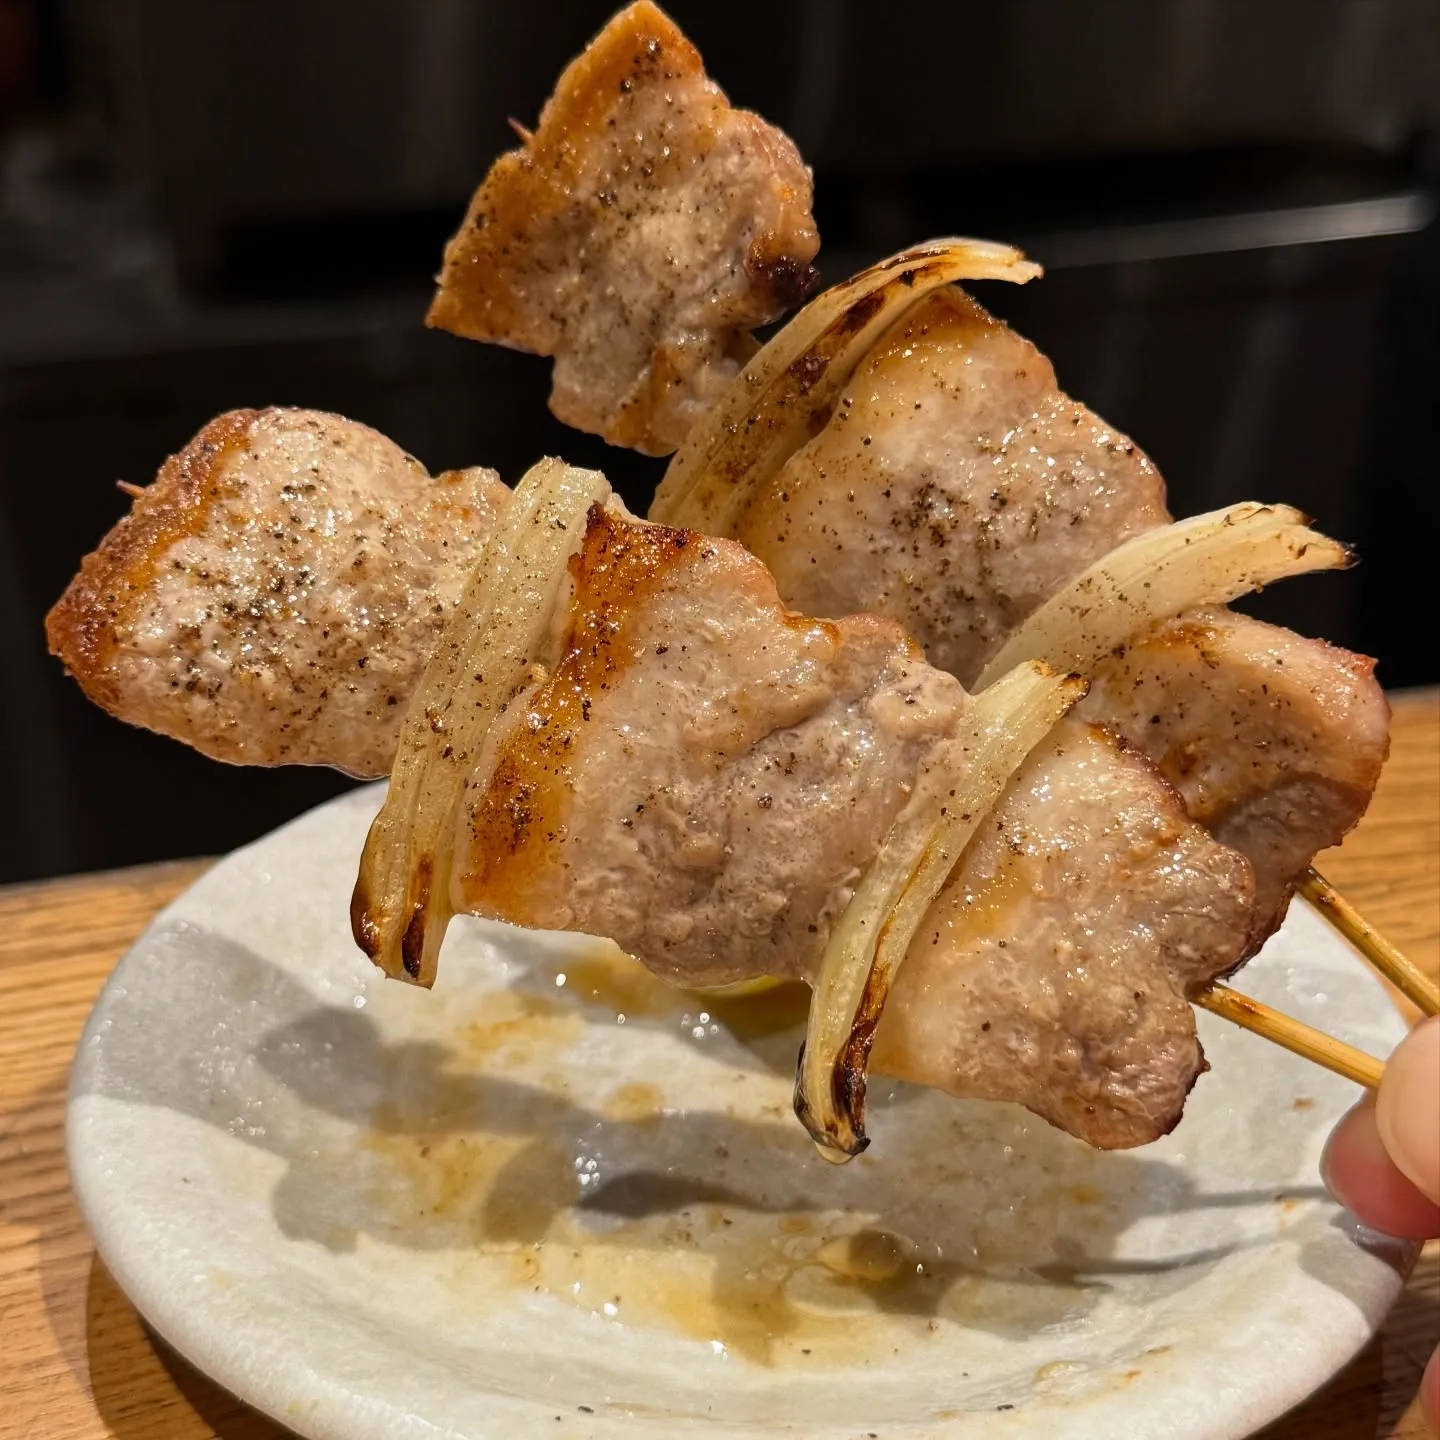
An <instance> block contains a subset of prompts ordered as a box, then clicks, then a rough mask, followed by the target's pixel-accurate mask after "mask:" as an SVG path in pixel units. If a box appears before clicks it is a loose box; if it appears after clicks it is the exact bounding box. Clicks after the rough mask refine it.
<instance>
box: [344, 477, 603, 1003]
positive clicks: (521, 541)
mask: <svg viewBox="0 0 1440 1440" xmlns="http://www.w3.org/2000/svg"><path fill="white" fill-rule="evenodd" d="M609 495H610V486H609V485H608V483H607V482H606V480H605V477H604V476H603V475H601V474H600V473H599V472H598V471H595V470H579V469H576V468H575V467H574V466H571V465H566V464H565V463H564V462H563V461H561V460H542V461H541V462H540V463H539V464H538V465H536V466H534V468H533V469H531V470H530V471H529V472H528V473H527V474H526V475H525V477H524V479H522V480H521V481H520V483H519V485H517V486H516V487H515V492H514V494H513V495H512V496H511V499H510V503H509V505H508V506H507V508H506V512H505V519H504V523H503V524H502V525H501V526H500V527H499V528H498V529H497V531H496V532H495V534H494V535H492V536H491V538H490V540H489V542H488V543H487V544H486V546H485V550H484V553H483V555H482V556H481V558H480V561H479V563H478V565H477V567H476V571H475V575H474V578H473V579H472V580H471V581H470V583H469V585H468V586H466V588H465V592H464V594H463V595H462V596H461V597H460V603H459V605H458V606H457V607H456V610H455V613H454V614H453V615H452V616H451V617H450V619H449V621H448V622H447V624H446V626H445V629H444V630H443V632H442V633H441V636H440V644H439V646H438V647H437V649H436V651H435V654H434V655H432V656H431V658H430V661H429V663H428V664H427V665H426V667H425V671H424V674H423V675H422V676H421V679H420V685H419V688H418V690H417V691H416V693H415V696H414V698H413V699H412V700H411V702H410V708H409V710H408V711H407V712H406V715H405V724H404V727H403V729H402V730H401V732H400V747H399V749H398V751H397V752H396V755H395V764H394V767H393V768H392V770H391V772H390V790H389V793H388V794H387V795H386V797H385V803H384V805H383V806H382V807H381V810H380V813H379V815H377V816H376V818H375V821H374V823H373V824H372V825H371V827H370V833H369V835H368V836H367V837H366V840H365V850H364V854H363V855H362V857H361V860H360V874H359V877H358V879H357V880H356V882H355V893H354V895H353V896H352V898H351V901H350V927H351V930H352V931H353V933H354V936H355V942H356V944H358V945H359V946H360V948H361V949H362V950H364V951H365V953H366V954H367V955H369V956H370V958H371V959H372V960H373V961H374V962H375V963H376V964H377V965H378V966H380V968H381V969H382V970H384V971H385V973H386V974H387V975H390V976H392V977H393V978H395V979H403V980H411V981H413V982H414V983H415V984H417V985H426V986H428V985H431V984H433V983H434V980H435V968H436V961H437V958H438V955H439V951H440V943H441V941H442V940H443V939H444V938H445V928H446V926H447V925H448V924H449V923H450V917H451V916H452V915H453V914H454V913H455V912H454V910H453V908H452V906H451V895H450V884H451V872H452V869H453V863H454V852H455V830H456V826H457V824H458V822H459V819H460V816H461V812H462V809H463V801H464V796H465V792H466V790H467V788H468V787H469V786H470V785H471V784H472V783H475V782H474V779H473V777H474V776H475V775H476V774H477V772H478V768H479V766H480V762H481V761H482V758H483V757H482V750H483V748H484V745H485V739H486V735H487V734H488V732H489V730H490V727H491V725H492V723H493V722H494V720H495V718H496V717H497V716H498V715H499V714H500V713H501V712H502V711H504V710H505V708H506V706H507V705H508V704H509V703H510V701H511V700H512V698H513V697H514V695H515V693H516V691H517V690H518V689H520V688H521V687H522V686H524V685H525V684H526V681H527V677H528V678H530V679H532V680H533V679H534V678H536V677H537V676H543V673H544V671H543V666H544V665H545V664H546V662H547V661H549V660H550V659H551V655H550V650H551V647H552V645H553V643H554V642H553V639H552V635H551V614H552V611H553V610H554V607H555V601H556V598H557V596H558V594H559V592H560V587H561V585H562V583H563V581H564V579H565V573H566V571H565V561H566V560H567V559H568V558H569V556H570V554H571V553H572V552H573V551H574V550H575V549H576V548H577V547H578V545H579V544H580V541H581V539H582V537H583V536H584V533H585V515H586V512H587V511H588V510H589V508H590V506H591V505H592V504H595V503H596V502H603V501H604V500H605V499H607V498H608V497H609Z"/></svg>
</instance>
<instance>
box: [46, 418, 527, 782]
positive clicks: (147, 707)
mask: <svg viewBox="0 0 1440 1440" xmlns="http://www.w3.org/2000/svg"><path fill="white" fill-rule="evenodd" d="M507 495H508V492H507V491H506V490H505V487H504V486H502V485H501V484H500V482H499V480H498V479H497V478H496V476H495V474H494V472H493V471H489V470H478V469H477V470H462V471H455V472H451V473H449V474H446V475H440V476H436V477H431V476H430V475H428V474H426V472H425V470H424V468H423V467H422V466H421V465H420V464H419V462H418V461H416V460H413V459H412V458H411V457H410V456H408V455H406V454H405V453H404V452H403V451H402V450H400V449H399V447H398V446H396V445H394V444H392V443H391V442H390V441H389V440H387V439H386V438H385V437H384V436H383V435H380V434H377V433H376V432H375V431H374V430H371V429H369V428H368V427H367V426H364V425H357V424H356V423H355V422H354V421H352V420H345V419H342V418H341V417H339V416H337V415H324V414H319V413H317V412H315V411H309V410H260V411H256V410H236V411H232V412H230V413H229V414H227V415H221V416H220V417H219V418H217V419H215V420H212V421H211V422H210V423H209V424H208V425H207V426H206V427H205V428H204V429H203V430H202V431H200V433H199V434H198V435H197V436H196V437H195V438H194V439H193V440H192V441H191V442H190V443H189V445H187V446H186V447H185V449H184V450H182V451H181V452H180V453H179V454H178V455H173V456H171V458H170V459H169V460H167V461H166V462H165V464H164V466H163V467H162V468H161V470H160V473H159V474H158V475H157V476H156V478H155V483H154V484H153V485H151V486H149V487H148V488H147V489H146V490H144V491H143V492H142V493H141V494H140V495H139V496H137V498H136V500H135V503H134V507H133V508H132V510H131V512H130V514H128V515H127V516H125V518H124V519H122V520H121V521H120V522H119V523H118V524H117V525H116V526H115V528H114V529H113V530H111V531H110V533H109V534H108V535H107V536H106V537H105V539H104V540H103V541H102V542H101V545H100V548H99V549H98V550H96V551H95V552H94V554H92V555H89V556H87V557H86V559H85V561H84V564H83V565H82V567H81V570H80V573H79V575H77V576H76V577H75V579H74V580H73V581H72V582H71V584H70V587H69V588H68V589H67V590H66V592H65V594H64V595H63V596H62V597H61V599H60V600H59V602H58V603H57V604H56V605H55V608H54V609H53V610H52V611H51V612H50V615H49V619H48V622H47V626H46V628H47V632H48V634H49V638H50V648H51V649H52V650H53V651H54V653H55V654H56V655H58V656H59V657H60V659H62V660H63V661H64V662H65V664H66V666H67V667H68V669H69V670H70V671H71V673H72V674H73V675H74V676H75V678H76V679H77V680H78V681H79V682H80V684H81V686H82V687H83V688H84V690H85V693H86V694H87V695H89V696H90V698H91V699H92V700H94V701H95V702H96V703H97V704H99V705H102V706H103V707H104V708H105V709H107V710H109V711H110V712H111V714H113V715H117V716H119V717H120V719H122V720H128V721H130V722H131V723H132V724H135V725H143V726H146V727H147V728H149V729H151V730H158V731H159V732H160V733H161V734H164V735H170V736H173V737H174V738H175V739H177V740H183V741H184V742H185V743H186V744H188V745H193V746H194V747H195V748H196V749H197V750H201V751H203V752H204V753H205V754H207V755H210V756H213V757H214V758H215V759H217V760H229V761H233V762H236V763H239V764H248V765H279V764H312V765H335V766H338V767H340V768H341V769H344V770H349V771H350V772H352V773H353V774H357V775H383V774H385V773H386V772H387V771H388V770H389V768H390V760H391V757H392V756H393V754H394V752H395V744H396V740H397V737H398V735H399V729H400V722H401V719H402V717H403V716H404V713H405V702H406V701H407V699H408V698H409V696H410V693H411V691H412V690H413V689H414V687H415V684H416V682H417V681H418V679H419V676H420V671H421V669H422V668H423V666H424V663H425V661H426V659H427V658H428V657H429V655H430V652H431V650H432V649H433V647H434V644H435V640H436V637H437V635H438V633H439V631H440V627H441V625H442V624H443V623H444V620H445V618H446V616H447V614H448V612H449V610H450V607H451V606H452V605H453V604H454V602H455V601H456V599H457V598H458V597H459V592H460V586H461V583H462V580H463V577H464V571H465V567H466V566H467V565H468V564H469V563H471V561H472V560H473V558H474V555H475V551H476V546H477V544H480V543H483V540H484V537H485V535H486V533H487V532H488V530H489V529H490V525H491V521H492V517H493V515H494V513H495V507H496V506H497V505H499V504H502V503H503V502H504V500H505V498H506V496H507Z"/></svg>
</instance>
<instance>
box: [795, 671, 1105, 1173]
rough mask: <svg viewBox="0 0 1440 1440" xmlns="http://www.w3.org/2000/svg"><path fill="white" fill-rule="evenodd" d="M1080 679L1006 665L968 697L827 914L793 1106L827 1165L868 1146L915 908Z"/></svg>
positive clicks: (918, 910) (934, 888)
mask: <svg viewBox="0 0 1440 1440" xmlns="http://www.w3.org/2000/svg"><path fill="white" fill-rule="evenodd" d="M1087 688H1088V687H1087V683H1086V682H1085V681H1084V680H1082V679H1080V678H1079V677H1078V676H1076V675H1061V674H1057V673H1056V672H1055V671H1053V670H1051V669H1050V668H1049V667H1048V666H1045V665H1038V664H1029V665H1021V666H1018V667H1016V669H1014V670H1013V671H1011V672H1010V673H1009V674H1008V675H1006V676H1005V677H1004V678H1003V679H1002V680H999V681H997V682H996V683H995V684H994V685H992V686H991V687H990V689H989V690H987V691H986V692H985V693H984V694H983V695H977V696H976V697H975V699H974V701H973V702H972V705H971V707H970V709H969V711H968V712H967V713H966V716H965V719H964V727H963V729H962V731H961V733H960V734H959V735H957V736H956V737H955V740H954V741H953V742H952V745H950V746H946V747H945V749H944V750H943V751H942V753H941V754H940V755H939V756H937V758H936V761H935V762H934V763H932V764H931V765H929V766H927V768H926V769H925V770H924V771H923V772H922V773H921V775H920V778H919V780H918V782H917V784H916V788H915V792H914V794H913V795H912V796H911V797H910V799H909V801H908V802H907V803H906V806H905V808H904V810H902V811H901V813H900V814H899V816H897V817H896V820H895V822H894V824H893V825H892V826H891V828H890V832H889V834H888V835H887V836H886V837H885V841H884V843H883V844H882V846H881V847H880V851H879V853H878V854H877V855H876V857H875V859H874V860H873V861H872V862H871V864H870V867H869V868H868V869H867V870H866V872H865V873H864V875H863V876H862V877H861V879H860V883H859V885H858V886H857V887H856V889H855V893H854V895H853V896H852V897H851V900H850V903H849V904H848V905H847V906H846V907H845V909H844V910H843V911H842V912H841V915H840V918H839V919H838V920H837V921H836V923H835V928H834V930H833V931H832V932H831V935H830V938H829V941H828V942H827V944H826V946H825V952H824V954H823V955H822V956H821V959H820V967H819V969H818V971H817V972H816V976H815V984H814V995H813V997H812V999H811V1002H810V1016H809V1020H808V1022H807V1024H806V1030H805V1044H804V1046H803V1048H802V1049H801V1051H800V1059H799V1063H798V1066H797V1070H796V1077H795V1113H796V1115H798V1116H799V1117H800V1121H801V1123H802V1124H803V1125H804V1126H805V1128H806V1129H807V1130H808V1131H809V1132H810V1135H811V1138H812V1139H813V1140H814V1141H815V1144H816V1146H817V1147H818V1148H819V1150H820V1153H821V1154H822V1155H823V1156H825V1158H826V1159H827V1160H832V1161H834V1162H835V1163H837V1164H840V1163H843V1162H844V1161H846V1160H848V1159H850V1158H851V1157H852V1156H854V1155H858V1154H859V1153H860V1152H861V1151H862V1150H863V1149H864V1148H865V1147H866V1145H868V1144H869V1140H868V1138H867V1136H866V1134H865V1126H864V1114H865V1080H866V1067H867V1065H868V1063H869V1058H870V1046H871V1043H872V1041H873V1039H874V1035H875V1027H876V1025H877V1024H878V1023H879V1020H880V1014H881V1011H882V1009H883V1008H884V1005H885V1000H886V997H887V996H888V994H889V992H890V986H891V984H892V982H893V981H894V979H895V975H896V973H897V972H898V971H899V969H900V964H901V962H902V961H903V959H904V957H905V954H906V952H907V951H908V950H909V948H910V942H911V941H912V940H913V939H914V936H915V932H916V930H917V929H918V928H919V926H920V923H921V921H922V920H923V919H924V918H925V913H926V911H927V910H929V908H930V906H931V905H932V904H933V903H934V901H935V897H936V896H937V895H938V894H939V893H940V891H941V889H942V888H943V886H944V885H945V882H946V880H947V879H949V876H950V872H951V871H952V870H953V869H954V867H955V864H956V862H957V861H958V860H959V858H960V855H961V853H962V852H963V851H964V849H965V846H966V845H967V844H968V843H969V841H970V837H971V836H972V835H973V834H974V833H975V831H976V830H977V829H978V828H979V827H980V825H981V823H982V822H983V821H984V819H985V816H986V815H987V814H989V812H990V810H991V808H992V807H993V806H994V804H995V802H996V801H997V800H998V799H999V798H1000V794H1001V792H1002V791H1003V790H1004V789H1005V786H1006V785H1007V784H1008V783H1009V781H1010V777H1011V776H1012V775H1013V774H1014V773H1015V771H1016V770H1018V769H1019V768H1020V766H1021V764H1022V763H1023V762H1024V760H1025V757H1026V756H1027V755H1029V753H1030V752H1031V751H1032V750H1033V749H1034V748H1035V746H1036V745H1038V744H1039V743H1040V741H1041V740H1043V739H1044V738H1045V736H1046V735H1047V734H1049V732H1050V730H1051V728H1052V727H1053V726H1054V725H1055V723H1056V722H1057V721H1058V720H1059V719H1060V718H1061V717H1062V716H1063V715H1064V714H1065V713H1066V712H1067V711H1068V710H1069V709H1070V708H1071V707H1072V706H1073V705H1075V704H1076V702H1077V701H1079V700H1080V698H1081V697H1082V696H1083V695H1084V694H1085V691H1086V689H1087Z"/></svg>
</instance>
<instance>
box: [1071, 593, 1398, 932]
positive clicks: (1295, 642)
mask: <svg viewBox="0 0 1440 1440" xmlns="http://www.w3.org/2000/svg"><path fill="white" fill-rule="evenodd" d="M1373 669H1374V662H1373V661H1370V660H1366V659H1364V658H1363V657H1361V656H1359V655H1352V654H1351V653H1350V652H1349V651H1348V650H1340V649H1337V648H1336V647H1335V646H1333V645H1327V644H1326V643H1325V642H1324V641H1323V640H1307V639H1305V638H1303V637H1302V636H1299V635H1296V634H1295V633H1294V632H1293V631H1291V630H1281V629H1278V628H1277V627H1275V626H1273V625H1265V624H1263V623H1261V622H1260V621H1258V620H1252V619H1249V618H1248V617H1246V616H1244V615H1237V614H1235V613H1234V612H1233V611H1230V610H1215V611H1198V612H1196V613H1195V614H1193V615H1187V616H1184V617H1182V618H1181V619H1179V620H1177V621H1175V622H1173V623H1171V624H1169V625H1166V626H1162V627H1161V628H1160V629H1159V630H1157V631H1155V632H1153V633H1151V634H1149V635H1147V636H1145V637H1143V638H1142V639H1140V640H1139V641H1137V642H1135V643H1134V644H1132V645H1130V646H1128V647H1127V648H1126V650H1125V651H1124V653H1123V654H1120V655H1117V656H1113V657H1111V658H1110V659H1109V660H1107V661H1106V662H1105V664H1104V665H1103V666H1102V667H1101V669H1100V670H1099V671H1098V672H1097V674H1096V676H1095V685H1094V688H1093V689H1092V691H1091V693H1090V695H1089V697H1088V698H1087V699H1086V700H1085V701H1084V702H1083V707H1082V711H1081V713H1083V714H1086V715H1088V716H1090V717H1091V718H1093V719H1095V720H1099V721H1101V722H1103V723H1104V724H1106V725H1108V726H1110V727H1111V728H1112V729H1114V730H1115V731H1117V732H1118V733H1119V734H1120V735H1122V736H1123V737H1124V738H1125V739H1127V740H1129V741H1131V742H1132V743H1133V744H1135V745H1137V746H1139V747H1140V748H1141V749H1142V750H1144V751H1145V752H1146V753H1147V754H1148V755H1149V756H1150V757H1151V759H1152V760H1154V762H1155V763H1156V764H1157V765H1158V766H1159V768H1160V770H1161V773H1162V774H1164V776H1165V777H1166V779H1168V780H1169V781H1170V782H1171V783H1172V784H1174V785H1175V786H1176V788H1177V789H1178V790H1179V791H1180V793H1181V794H1182V795H1183V796H1184V797H1185V804H1186V807H1187V809H1188V810H1189V812H1190V814H1191V815H1192V816H1194V817H1195V818H1196V819H1197V820H1199V821H1201V823H1202V824H1204V825H1206V826H1207V827H1208V828H1209V829H1210V830H1211V831H1212V832H1213V833H1214V835H1215V836H1216V838H1217V839H1219V840H1223V841H1224V842H1225V844H1227V845H1231V846H1233V847H1234V848H1235V849H1237V850H1239V851H1241V852H1242V853H1243V854H1245V855H1246V856H1248V857H1249V859H1250V862H1251V864H1252V865H1253V866H1254V867H1255V881H1256V917H1255V918H1256V924H1257V926H1258V931H1257V938H1261V939H1263V938H1264V936H1265V935H1266V934H1268V933H1269V932H1270V930H1271V929H1273V928H1274V926H1275V925H1277V924H1278V923H1279V922H1280V920H1281V919H1282V918H1283V914H1284V907H1285V904H1286V902H1287V901H1288V900H1289V898H1290V891H1291V887H1292V886H1293V884H1294V882H1295V880H1296V879H1297V878H1298V877H1299V876H1300V875H1301V874H1302V873H1303V871H1304V870H1305V867H1306V866H1307V865H1309V863H1310V860H1311V858H1312V857H1313V856H1314V854H1315V852H1316V851H1317V850H1322V849H1324V848H1325V847H1326V846H1328V845H1334V844H1335V843H1337V842H1338V841H1339V840H1340V838H1341V837H1342V836H1343V835H1344V834H1345V833H1346V832H1347V831H1348V830H1349V829H1350V828H1351V827H1352V826H1353V825H1354V824H1355V822H1356V821H1357V820H1358V819H1359V818H1360V816H1361V815H1363V814H1364V812H1365V807H1366V805H1367V804H1369V801H1370V796H1371V794H1372V793H1373V792H1374V789H1375V783H1376V781H1377V780H1378V779H1379V777H1380V767H1381V765H1383V764H1384V761H1385V756H1386V753H1387V751H1388V749H1389V725H1390V709H1389V706H1388V705H1387V704H1386V703H1385V697H1384V695H1383V694H1382V693H1381V690H1380V687H1379V686H1378V685H1377V684H1376V683H1375V679H1374V675H1373V674H1372V671H1373Z"/></svg>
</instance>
